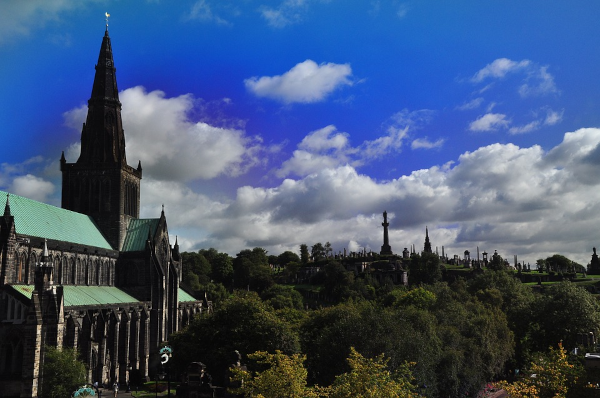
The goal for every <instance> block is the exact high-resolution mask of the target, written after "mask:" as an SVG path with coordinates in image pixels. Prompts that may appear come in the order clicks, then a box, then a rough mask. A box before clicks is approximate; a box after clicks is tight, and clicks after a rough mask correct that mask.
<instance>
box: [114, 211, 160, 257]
mask: <svg viewBox="0 0 600 398" xmlns="http://www.w3.org/2000/svg"><path fill="white" fill-rule="evenodd" d="M158 221H159V219H158V218H148V219H139V218H135V219H133V220H131V221H129V225H128V226H127V235H126V236H125V241H124V242H123V248H122V249H121V250H122V251H124V252H140V251H143V250H144V249H145V248H146V240H148V231H149V232H150V234H151V235H152V236H154V234H155V233H156V228H158Z"/></svg>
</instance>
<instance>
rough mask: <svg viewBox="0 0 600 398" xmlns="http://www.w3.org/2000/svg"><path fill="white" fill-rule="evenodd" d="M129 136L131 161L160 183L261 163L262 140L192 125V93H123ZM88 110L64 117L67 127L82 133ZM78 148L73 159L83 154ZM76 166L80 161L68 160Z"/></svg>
mask: <svg viewBox="0 0 600 398" xmlns="http://www.w3.org/2000/svg"><path fill="white" fill-rule="evenodd" d="M119 97H120V100H121V102H122V104H123V111H122V117H123V125H124V129H125V131H126V134H127V156H128V161H129V163H130V164H132V165H133V166H136V165H137V160H138V159H142V160H143V164H142V167H143V169H144V174H145V175H149V176H151V177H152V178H155V179H164V180H178V181H190V180H197V179H211V178H214V177H217V176H219V175H230V176H237V175H240V174H243V173H245V172H246V171H247V170H248V168H250V167H252V166H254V165H256V164H257V163H259V158H260V157H259V153H260V152H261V151H262V150H263V148H262V147H261V144H260V140H257V139H255V138H252V137H248V136H247V135H246V134H245V132H244V131H243V130H238V129H233V128H223V127H216V126H212V125H210V124H207V123H204V122H195V121H192V120H191V119H190V117H189V114H190V113H191V111H192V110H193V109H194V98H193V96H192V95H190V94H186V95H181V96H178V97H172V98H167V97H166V96H165V93H164V92H162V91H159V90H156V91H152V92H146V90H145V89H144V88H143V87H140V86H138V87H133V88H130V89H127V90H124V91H122V92H121V93H120V94H119ZM86 112H87V111H86V109H85V106H84V107H81V108H77V109H73V110H71V111H68V112H66V113H65V114H64V118H65V123H66V124H67V125H69V126H78V129H81V125H82V123H83V121H85V115H86ZM77 150H78V147H77V145H74V146H72V147H71V148H70V149H69V150H68V151H67V154H68V155H72V154H73V153H77V152H78V151H77ZM67 160H68V161H75V160H76V159H75V158H68V159H67Z"/></svg>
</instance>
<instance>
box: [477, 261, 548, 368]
mask: <svg viewBox="0 0 600 398" xmlns="http://www.w3.org/2000/svg"><path fill="white" fill-rule="evenodd" d="M468 290H469V291H470V292H471V294H473V295H475V296H476V297H478V298H479V300H480V301H482V302H484V304H488V305H492V301H493V300H496V301H497V305H498V306H499V307H500V309H502V311H503V312H504V313H505V314H506V318H507V321H508V326H509V328H510V330H512V331H513V332H514V336H515V361H514V363H512V364H510V365H511V368H522V367H523V366H525V365H526V364H527V363H529V361H530V357H529V355H530V353H531V352H532V350H533V349H534V348H535V347H534V345H533V344H534V343H535V340H536V335H537V333H538V332H537V330H539V325H538V323H537V321H536V313H537V312H538V310H537V309H536V305H535V302H536V298H535V296H534V293H533V291H532V289H531V288H530V287H529V286H527V285H525V284H523V283H521V281H520V280H519V279H518V278H516V277H515V276H513V274H512V273H509V272H506V271H487V272H484V273H482V274H480V275H478V276H477V277H476V278H474V279H473V280H471V281H470V282H469V284H468ZM498 294H499V295H498ZM536 347H537V345H536Z"/></svg>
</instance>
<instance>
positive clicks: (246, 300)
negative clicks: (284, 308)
mask: <svg viewBox="0 0 600 398" xmlns="http://www.w3.org/2000/svg"><path fill="white" fill-rule="evenodd" d="M169 343H170V344H171V346H172V347H173V352H175V353H177V356H175V355H174V356H173V361H174V364H173V366H174V367H175V368H176V369H174V371H183V370H184V369H185V368H186V367H187V366H188V365H189V363H190V362H193V361H198V360H202V362H204V363H206V364H207V365H208V366H209V367H210V369H209V372H210V373H211V374H212V376H213V378H214V380H215V384H218V383H221V385H222V384H223V383H225V380H224V375H225V373H226V370H227V369H228V368H229V365H230V364H231V363H232V361H233V352H234V351H235V350H238V351H239V352H241V353H242V354H246V355H247V353H252V352H255V351H268V352H275V350H281V351H282V352H284V353H286V354H294V353H297V352H299V343H298V334H297V332H296V331H295V330H293V329H292V328H291V326H290V325H289V324H288V323H287V322H285V321H283V320H282V319H281V318H279V317H278V316H277V314H276V312H275V310H274V309H273V308H272V307H271V306H269V305H267V304H266V303H264V302H263V301H262V300H261V299H260V298H259V297H258V295H257V294H256V293H254V292H249V293H246V292H239V291H238V292H236V294H235V295H234V296H232V297H231V298H228V299H227V300H225V301H224V302H223V303H221V305H220V306H219V307H218V308H217V309H216V310H215V311H214V313H212V314H209V315H203V316H200V317H195V318H194V319H193V320H192V322H191V323H190V325H189V326H188V327H187V328H185V329H183V330H182V331H179V332H177V333H174V334H173V335H171V336H170V337H169Z"/></svg>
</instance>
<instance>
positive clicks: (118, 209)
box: [60, 13, 142, 250]
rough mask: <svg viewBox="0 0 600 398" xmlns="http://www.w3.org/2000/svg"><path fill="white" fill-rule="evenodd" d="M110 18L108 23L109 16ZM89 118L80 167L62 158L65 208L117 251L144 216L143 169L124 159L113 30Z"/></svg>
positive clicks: (98, 72) (104, 42)
mask: <svg viewBox="0 0 600 398" xmlns="http://www.w3.org/2000/svg"><path fill="white" fill-rule="evenodd" d="M106 14H107V18H108V13H106ZM95 68H96V74H95V76H94V83H93V86H92V94H91V96H90V99H89V101H88V113H87V118H86V121H85V123H84V124H83V128H82V131H81V153H80V155H79V159H77V162H75V163H67V161H66V159H64V155H63V156H61V160H60V170H61V172H62V175H63V181H62V207H63V208H64V209H67V210H72V211H76V212H78V213H83V214H86V215H88V216H90V217H92V218H93V219H94V221H95V222H96V224H98V227H99V228H100V230H101V231H102V233H103V234H104V235H105V236H106V239H107V240H108V242H109V243H110V244H111V246H112V247H113V248H114V249H115V250H119V249H120V248H121V247H122V246H123V243H124V241H125V234H126V231H127V225H128V224H129V221H130V220H131V219H132V218H139V215H140V180H141V179H142V169H141V164H139V163H138V168H137V169H135V168H133V167H131V166H129V165H128V164H127V159H126V157H125V133H124V131H123V122H122V119H121V102H120V101H119V89H118V87H117V76H116V69H115V66H114V62H113V51H112V46H111V39H110V36H109V35H108V27H107V29H106V30H105V32H104V37H103V38H102V45H101V46H100V54H99V55H98V63H97V64H96V67H95Z"/></svg>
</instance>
